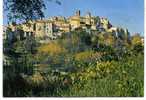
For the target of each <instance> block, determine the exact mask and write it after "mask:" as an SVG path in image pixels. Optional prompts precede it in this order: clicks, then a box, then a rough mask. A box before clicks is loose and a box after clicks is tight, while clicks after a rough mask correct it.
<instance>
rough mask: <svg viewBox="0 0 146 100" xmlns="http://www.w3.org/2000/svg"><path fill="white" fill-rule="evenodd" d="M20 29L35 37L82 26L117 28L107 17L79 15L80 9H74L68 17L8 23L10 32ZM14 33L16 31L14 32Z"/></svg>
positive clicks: (114, 30) (115, 30)
mask: <svg viewBox="0 0 146 100" xmlns="http://www.w3.org/2000/svg"><path fill="white" fill-rule="evenodd" d="M18 27H19V29H21V30H22V31H23V32H21V33H23V34H22V35H23V36H24V37H27V36H35V37H36V38H40V39H44V38H51V39H54V38H57V37H58V36H61V35H62V33H69V32H70V31H73V30H75V29H78V28H82V29H84V30H86V31H87V32H89V31H91V30H98V31H107V32H117V31H118V29H117V28H116V27H113V26H112V25H111V24H110V22H109V21H108V19H107V18H103V17H99V16H92V15H91V13H90V12H87V13H86V15H85V16H81V12H80V10H78V11H76V12H75V14H74V15H73V16H70V17H68V18H65V17H62V16H55V17H51V18H48V19H42V20H33V21H28V22H26V23H22V24H19V25H14V24H10V25H8V28H7V29H9V30H11V31H12V32H14V31H17V29H18ZM15 33H16V32H15Z"/></svg>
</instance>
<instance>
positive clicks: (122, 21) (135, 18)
mask: <svg viewBox="0 0 146 100" xmlns="http://www.w3.org/2000/svg"><path fill="white" fill-rule="evenodd" d="M45 1H47V0H45ZM60 1H61V3H62V4H61V5H57V4H56V3H54V2H45V4H46V7H47V9H46V10H45V17H46V18H47V17H49V16H58V15H59V16H72V15H73V14H74V12H75V11H76V10H77V9H78V10H81V15H85V14H86V12H87V11H90V12H91V13H92V15H95V16H103V17H107V18H108V19H109V20H110V22H111V23H112V24H113V25H114V26H120V27H123V28H128V30H129V31H130V32H131V34H133V33H141V35H143V34H144V0H60ZM4 23H5V20H4Z"/></svg>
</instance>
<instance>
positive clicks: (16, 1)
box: [4, 0, 61, 21]
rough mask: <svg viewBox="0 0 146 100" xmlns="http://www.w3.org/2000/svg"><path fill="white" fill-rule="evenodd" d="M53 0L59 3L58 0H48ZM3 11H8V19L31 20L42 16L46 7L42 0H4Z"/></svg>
mask: <svg viewBox="0 0 146 100" xmlns="http://www.w3.org/2000/svg"><path fill="white" fill-rule="evenodd" d="M48 1H55V3H56V4H58V5H61V2H60V1H58V0H48ZM4 8H5V11H8V14H7V16H8V19H9V21H17V20H24V21H27V20H32V19H38V18H43V17H44V13H43V10H44V9H46V5H45V2H44V0H4Z"/></svg>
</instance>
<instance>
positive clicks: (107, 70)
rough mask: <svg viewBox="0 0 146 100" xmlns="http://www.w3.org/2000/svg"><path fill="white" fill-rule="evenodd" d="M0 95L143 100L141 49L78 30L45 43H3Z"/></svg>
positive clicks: (137, 42) (136, 42)
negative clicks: (0, 89) (136, 99)
mask: <svg viewBox="0 0 146 100" xmlns="http://www.w3.org/2000/svg"><path fill="white" fill-rule="evenodd" d="M3 73H4V77H3V80H4V87H3V88H4V96H8V97H10V96H12V97H15V96H20V97H22V96H32V97H33V96H44V97H46V96H51V97H52V96H55V97H58V96H59V97H60V96H61V97H64V96H67V97H68V96H73V97H74V96H102V97H103V96H104V97H105V96H110V97H111V96H132V97H133V96H134V97H135V96H144V47H143V45H142V42H141V38H140V36H138V35H135V36H133V37H131V38H130V39H128V38H126V37H124V38H121V37H116V36H115V35H114V34H112V33H106V32H103V33H99V32H98V31H92V32H91V33H90V34H89V33H87V32H85V31H84V30H78V31H72V32H70V33H64V34H63V35H62V37H60V38H58V39H56V40H51V41H50V42H49V43H47V44H39V43H38V42H37V41H35V39H33V38H29V39H26V40H21V41H20V40H16V41H14V42H13V43H12V44H11V45H10V44H9V43H8V42H7V40H5V41H4V67H3Z"/></svg>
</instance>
